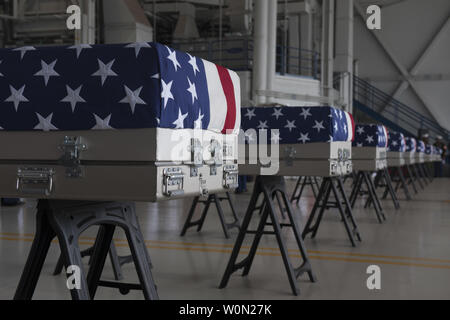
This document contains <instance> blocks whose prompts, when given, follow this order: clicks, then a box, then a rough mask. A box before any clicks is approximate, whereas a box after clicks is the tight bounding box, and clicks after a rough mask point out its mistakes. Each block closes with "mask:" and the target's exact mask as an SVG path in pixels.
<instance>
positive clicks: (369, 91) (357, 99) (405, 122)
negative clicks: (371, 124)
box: [353, 76, 450, 140]
mask: <svg viewBox="0 0 450 320" xmlns="http://www.w3.org/2000/svg"><path fill="white" fill-rule="evenodd" d="M353 108H354V109H355V110H358V111H361V112H363V113H364V114H366V115H368V116H369V117H371V118H372V119H374V120H375V121H377V122H380V123H382V124H384V125H385V126H386V127H388V128H390V129H392V130H395V131H399V132H402V133H403V134H405V135H408V136H417V133H418V131H419V129H428V130H429V134H430V136H431V137H433V138H435V137H436V136H438V135H440V136H442V137H443V138H444V139H446V140H450V131H448V130H446V129H444V128H442V127H441V126H440V125H439V123H437V121H435V120H432V119H430V118H427V117H425V116H423V115H422V114H420V113H419V112H417V111H415V110H414V109H411V108H410V107H408V106H407V105H405V104H403V103H401V102H400V101H398V100H395V99H394V98H393V97H392V96H390V95H388V94H386V93H385V92H383V91H381V90H379V89H377V88H375V87H374V86H372V85H371V84H369V83H368V82H367V81H365V80H363V79H361V78H358V77H356V76H354V77H353Z"/></svg>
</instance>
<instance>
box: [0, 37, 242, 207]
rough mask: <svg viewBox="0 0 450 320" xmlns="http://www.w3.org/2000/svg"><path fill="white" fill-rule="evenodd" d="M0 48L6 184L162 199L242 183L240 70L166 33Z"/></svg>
mask: <svg viewBox="0 0 450 320" xmlns="http://www.w3.org/2000/svg"><path fill="white" fill-rule="evenodd" d="M0 60H2V61H3V63H2V65H0V72H1V73H2V75H3V77H0V108H1V109H0V112H1V113H2V116H1V117H0V126H1V127H2V128H3V130H1V131H0V144H1V146H2V148H1V149H0V174H1V176H2V179H1V180H0V194H1V195H2V196H5V197H6V196H8V197H33V198H52V199H77V200H135V201H158V200H164V199H171V198H177V197H184V196H191V195H201V194H207V193H212V192H220V191H223V190H226V189H230V188H234V187H235V186H236V184H237V169H238V167H237V159H238V158H237V155H238V147H237V137H238V131H239V124H240V87H239V77H238V76H237V75H236V73H234V72H232V71H230V70H227V69H225V68H222V67H220V66H216V65H214V64H212V63H210V62H207V61H205V60H202V59H199V58H195V57H192V56H190V55H188V54H186V53H183V52H179V51H175V50H172V49H170V48H168V47H166V46H163V45H161V44H158V43H135V44H124V45H104V46H102V45H99V46H74V47H46V48H32V47H26V48H18V49H4V50H0Z"/></svg>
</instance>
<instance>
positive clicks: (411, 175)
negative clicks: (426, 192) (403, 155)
mask: <svg viewBox="0 0 450 320" xmlns="http://www.w3.org/2000/svg"><path fill="white" fill-rule="evenodd" d="M405 167H406V172H407V173H408V178H409V182H408V184H411V186H412V187H413V190H414V193H415V194H417V193H418V192H419V191H418V190H417V187H416V182H415V179H414V173H413V170H412V169H411V165H409V164H407V165H406V166H405Z"/></svg>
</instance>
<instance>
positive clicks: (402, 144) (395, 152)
mask: <svg viewBox="0 0 450 320" xmlns="http://www.w3.org/2000/svg"><path fill="white" fill-rule="evenodd" d="M405 151H406V141H405V136H404V135H403V133H400V132H393V131H389V132H388V148H387V164H388V166H389V167H402V166H404V165H405V164H406V162H405V158H404V156H405Z"/></svg>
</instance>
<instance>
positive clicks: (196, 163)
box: [186, 138, 203, 177]
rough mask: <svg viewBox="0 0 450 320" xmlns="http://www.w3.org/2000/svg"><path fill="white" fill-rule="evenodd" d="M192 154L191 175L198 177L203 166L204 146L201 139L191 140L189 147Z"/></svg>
mask: <svg viewBox="0 0 450 320" xmlns="http://www.w3.org/2000/svg"><path fill="white" fill-rule="evenodd" d="M189 151H190V152H191V160H190V162H189V163H186V164H188V165H190V171H191V172H190V173H191V177H196V176H198V168H199V167H201V166H202V165H203V146H202V143H201V142H200V140H199V139H196V138H191V145H190V146H189Z"/></svg>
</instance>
